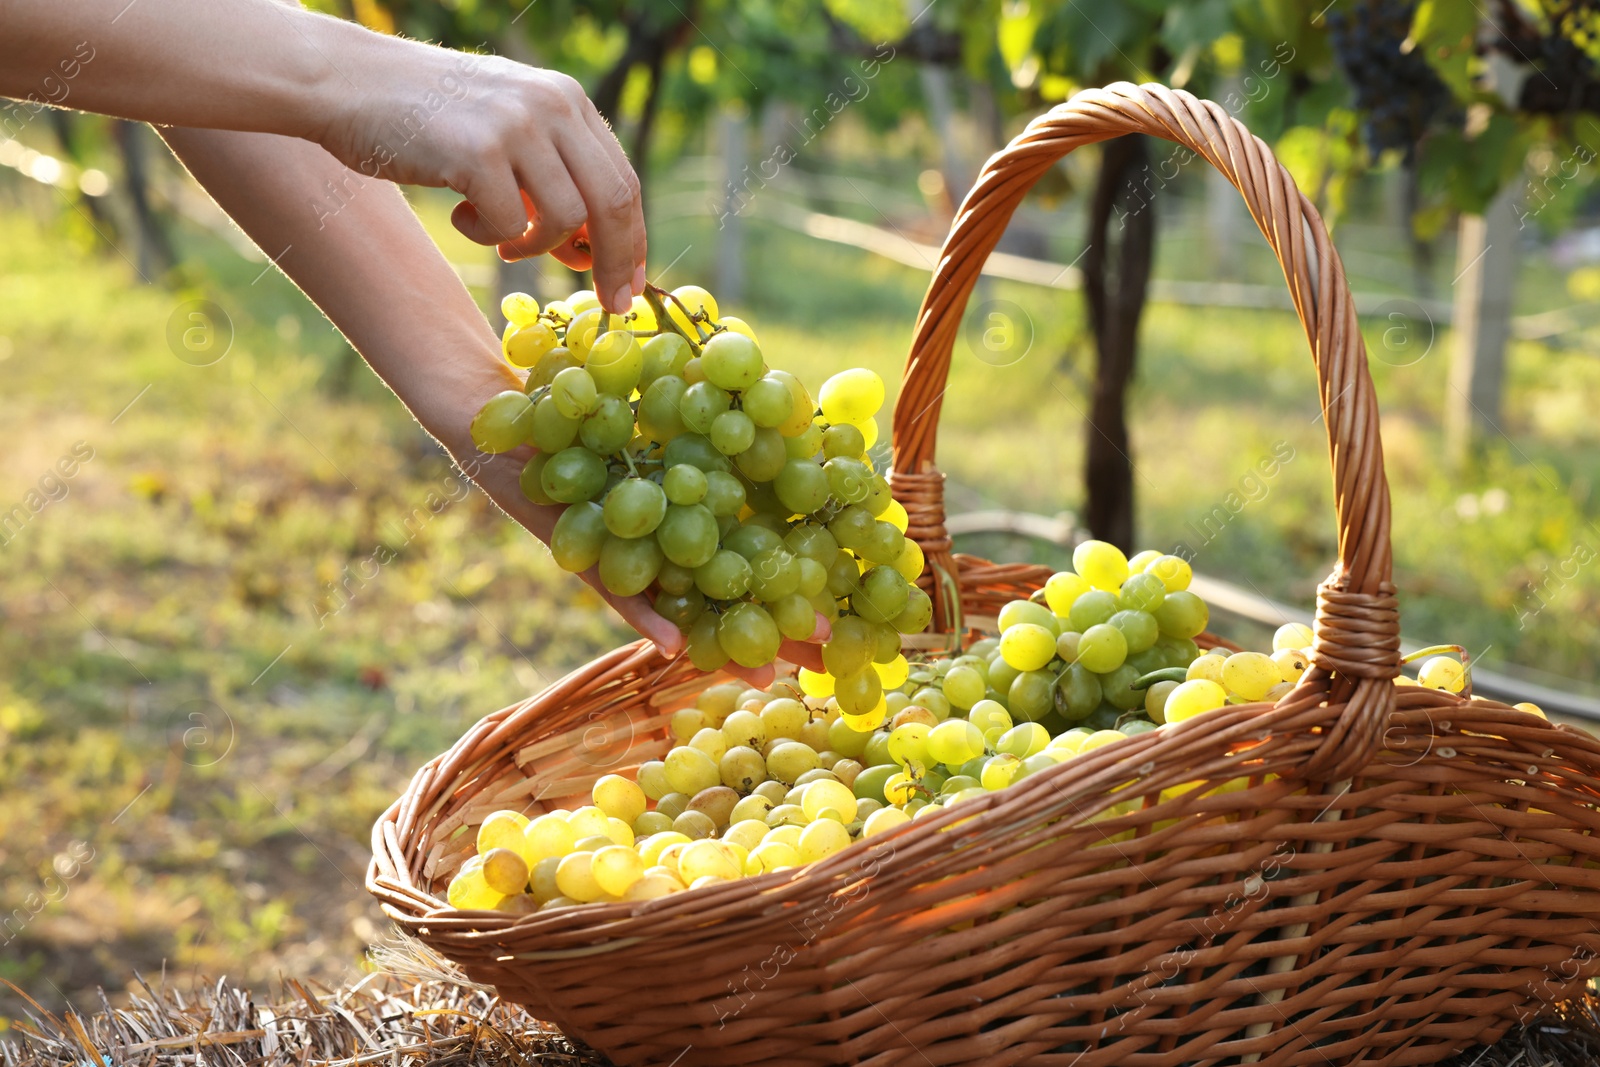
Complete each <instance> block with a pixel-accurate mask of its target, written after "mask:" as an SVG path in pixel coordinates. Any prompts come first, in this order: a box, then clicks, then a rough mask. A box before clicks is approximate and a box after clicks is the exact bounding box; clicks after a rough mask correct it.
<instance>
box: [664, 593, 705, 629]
mask: <svg viewBox="0 0 1600 1067" xmlns="http://www.w3.org/2000/svg"><path fill="white" fill-rule="evenodd" d="M652 606H653V607H654V608H655V609H656V614H657V615H660V616H661V617H662V618H663V619H666V620H667V621H668V622H670V623H672V624H673V625H674V626H676V627H677V628H678V629H680V630H683V631H688V629H689V628H690V627H691V626H692V625H694V621H695V620H696V619H698V618H699V617H700V615H701V613H702V612H704V611H705V610H706V598H705V597H703V596H701V595H700V591H699V590H697V589H691V590H690V591H689V592H687V593H669V592H667V591H666V590H665V589H663V590H661V591H660V592H659V593H657V594H656V598H655V600H654V601H653V602H652Z"/></svg>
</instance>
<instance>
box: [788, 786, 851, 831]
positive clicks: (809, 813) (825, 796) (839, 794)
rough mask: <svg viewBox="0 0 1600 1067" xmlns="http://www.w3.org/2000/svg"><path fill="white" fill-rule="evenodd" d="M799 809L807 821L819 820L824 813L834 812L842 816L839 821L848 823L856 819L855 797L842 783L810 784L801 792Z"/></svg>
mask: <svg viewBox="0 0 1600 1067" xmlns="http://www.w3.org/2000/svg"><path fill="white" fill-rule="evenodd" d="M800 809H801V810H802V811H804V812H805V813H806V818H808V819H812V820H816V819H821V818H823V817H824V815H823V813H824V812H827V811H834V812H837V813H838V814H839V815H841V816H843V818H842V819H841V820H840V821H842V822H850V821H851V820H852V819H854V818H855V817H856V795H855V793H853V792H851V790H850V787H849V786H847V785H845V784H844V783H843V782H829V781H817V782H812V783H811V784H810V785H808V786H805V787H803V788H802V790H801V793H800Z"/></svg>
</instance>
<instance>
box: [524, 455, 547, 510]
mask: <svg viewBox="0 0 1600 1067" xmlns="http://www.w3.org/2000/svg"><path fill="white" fill-rule="evenodd" d="M549 462H550V457H549V456H547V455H545V454H544V453H543V452H539V453H537V454H535V455H534V457H533V458H532V459H530V460H528V462H526V463H524V464H523V465H522V473H521V474H520V475H518V476H517V484H518V485H519V486H520V487H521V488H522V495H523V496H525V497H527V498H528V499H529V500H531V501H533V502H534V503H535V504H554V503H556V499H555V497H553V496H551V495H550V494H549V493H546V492H545V491H544V468H545V464H546V463H549Z"/></svg>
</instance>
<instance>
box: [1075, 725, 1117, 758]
mask: <svg viewBox="0 0 1600 1067" xmlns="http://www.w3.org/2000/svg"><path fill="white" fill-rule="evenodd" d="M1126 737H1127V735H1126V734H1124V733H1123V732H1122V731H1121V730H1096V731H1095V732H1094V733H1092V734H1090V735H1089V736H1088V737H1085V738H1084V739H1083V741H1082V742H1080V743H1079V745H1078V753H1079V754H1080V755H1081V754H1083V753H1085V752H1093V751H1094V750H1095V749H1097V748H1105V747H1106V746H1107V745H1109V744H1111V743H1112V742H1113V741H1122V740H1125V739H1126Z"/></svg>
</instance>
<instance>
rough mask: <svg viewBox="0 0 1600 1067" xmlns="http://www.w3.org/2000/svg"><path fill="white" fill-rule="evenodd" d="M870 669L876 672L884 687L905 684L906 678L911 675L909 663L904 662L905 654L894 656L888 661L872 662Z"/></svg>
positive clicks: (895, 686) (888, 687)
mask: <svg viewBox="0 0 1600 1067" xmlns="http://www.w3.org/2000/svg"><path fill="white" fill-rule="evenodd" d="M872 669H873V670H875V671H877V672H878V680H879V681H880V682H882V683H883V688H884V689H897V688H899V687H900V686H902V685H905V684H906V679H907V678H909V677H910V676H911V665H910V664H909V663H907V662H906V658H905V656H896V657H895V658H894V659H892V660H890V661H889V662H888V663H874V664H873V665H872Z"/></svg>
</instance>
